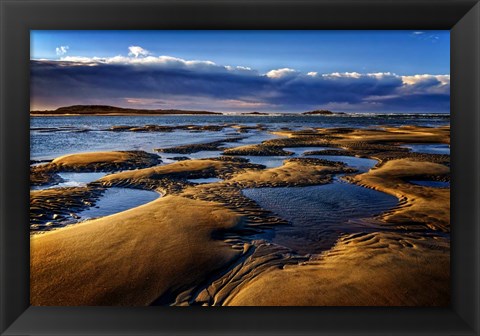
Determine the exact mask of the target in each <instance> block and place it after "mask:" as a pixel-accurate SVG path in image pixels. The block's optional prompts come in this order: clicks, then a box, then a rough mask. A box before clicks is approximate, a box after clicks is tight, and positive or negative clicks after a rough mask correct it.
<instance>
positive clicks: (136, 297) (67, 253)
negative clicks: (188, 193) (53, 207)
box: [30, 196, 243, 306]
mask: <svg viewBox="0 0 480 336" xmlns="http://www.w3.org/2000/svg"><path fill="white" fill-rule="evenodd" d="M239 221H240V218H239V216H237V215H236V214H235V213H233V212H232V211H229V210H226V209H222V208H221V207H219V206H218V205H215V204H212V203H210V202H204V201H198V200H189V199H186V198H180V197H175V196H167V197H164V198H160V199H158V200H156V201H153V202H151V203H149V204H146V205H143V206H140V207H138V208H135V209H131V210H128V211H124V212H122V213H119V214H115V215H111V216H107V217H104V218H101V219H97V220H92V221H88V222H86V223H85V224H77V225H74V226H70V227H67V228H63V229H61V230H57V231H52V232H48V233H45V234H43V235H40V236H34V237H33V238H32V239H31V259H30V260H31V278H30V280H31V282H30V283H31V292H30V295H31V304H32V305H43V306H59V305H60V306H75V305H127V306H128V305H131V306H144V305H149V304H151V303H152V302H154V301H155V300H159V301H160V302H161V301H162V298H163V300H166V301H167V302H168V300H169V299H170V297H172V296H173V297H175V296H176V294H178V293H180V292H182V291H184V290H187V289H188V288H190V287H192V286H194V285H198V284H199V283H201V282H202V281H205V279H207V278H208V277H209V275H210V274H211V273H213V272H214V271H216V270H217V269H219V268H221V267H223V266H225V265H227V264H228V263H229V262H232V261H233V260H234V259H235V258H236V257H237V256H238V255H239V254H240V253H241V252H242V251H243V249H234V248H232V247H231V246H230V245H228V244H226V243H224V242H222V241H220V240H214V239H213V238H212V233H213V232H214V231H215V230H220V229H228V228H232V227H234V226H236V225H238V223H239Z"/></svg>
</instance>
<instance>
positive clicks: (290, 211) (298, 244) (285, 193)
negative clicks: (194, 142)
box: [243, 181, 398, 254]
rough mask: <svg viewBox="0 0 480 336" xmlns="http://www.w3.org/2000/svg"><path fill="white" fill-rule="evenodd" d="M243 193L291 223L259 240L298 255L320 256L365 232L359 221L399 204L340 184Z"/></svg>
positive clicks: (372, 192)
mask: <svg viewBox="0 0 480 336" xmlns="http://www.w3.org/2000/svg"><path fill="white" fill-rule="evenodd" d="M243 194H244V195H245V196H246V197H248V198H250V199H252V200H254V201H255V202H257V203H258V204H259V205H260V206H261V207H262V208H264V209H266V210H270V211H272V212H273V213H275V214H276V215H278V216H279V217H281V218H283V219H285V220H287V221H289V222H290V223H291V224H292V225H291V226H290V225H279V226H277V227H275V228H273V229H272V230H268V231H267V232H265V233H264V234H262V235H261V236H260V237H258V238H262V239H266V240H268V241H272V242H273V243H276V244H279V245H282V246H285V247H288V248H290V249H292V250H293V251H294V252H296V253H301V254H306V253H320V252H322V251H324V250H326V249H329V248H330V247H331V246H332V245H333V244H334V243H335V242H336V240H337V239H338V237H339V236H340V235H342V234H345V233H354V232H363V231H365V230H366V226H365V224H360V222H359V220H360V219H362V218H369V217H373V216H375V215H379V214H381V213H382V212H385V211H387V210H389V209H392V208H393V207H395V206H396V205H397V204H398V200H397V198H396V197H394V196H391V195H388V194H385V193H382V192H378V191H375V190H371V189H366V188H363V187H360V186H357V185H353V184H349V183H345V182H341V181H335V182H333V183H331V184H326V185H319V186H309V187H287V188H253V189H245V190H243ZM355 221H356V222H355Z"/></svg>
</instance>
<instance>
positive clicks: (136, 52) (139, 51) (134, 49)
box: [128, 46, 150, 58]
mask: <svg viewBox="0 0 480 336" xmlns="http://www.w3.org/2000/svg"><path fill="white" fill-rule="evenodd" d="M128 50H129V53H128V54H129V55H130V56H134V57H135V58H137V57H138V56H148V55H150V52H149V51H148V50H146V49H143V48H142V47H139V46H130V47H128Z"/></svg>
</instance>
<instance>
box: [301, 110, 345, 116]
mask: <svg viewBox="0 0 480 336" xmlns="http://www.w3.org/2000/svg"><path fill="white" fill-rule="evenodd" d="M302 114H303V115H332V114H345V113H344V112H332V111H329V110H315V111H310V112H303V113H302Z"/></svg>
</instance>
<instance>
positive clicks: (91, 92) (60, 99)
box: [31, 46, 450, 113]
mask: <svg viewBox="0 0 480 336" xmlns="http://www.w3.org/2000/svg"><path fill="white" fill-rule="evenodd" d="M65 52H66V51H65ZM31 89H32V90H31V92H32V97H31V98H32V99H31V100H32V109H44V108H55V107H58V106H62V105H70V104H111V105H117V106H125V107H136V106H138V107H142V108H181V109H207V110H216V111H225V112H228V111H252V110H255V111H268V112H295V111H306V110H312V109H320V108H328V109H332V110H336V111H348V112H351V111H353V112H355V111H361V112H376V111H378V112H408V113H412V112H448V111H449V108H450V76H449V75H448V74H441V75H431V74H418V75H413V76H400V75H397V74H394V73H389V72H382V73H358V72H344V73H339V72H336V73H328V74H321V73H318V72H315V71H312V72H307V73H302V72H299V71H297V70H295V69H291V68H280V69H272V70H270V71H268V72H266V73H259V72H258V71H256V70H254V69H251V68H248V67H242V66H230V65H226V66H223V65H217V64H215V63H214V62H211V61H203V60H184V59H181V58H176V57H171V56H153V55H152V54H151V53H150V52H149V51H147V50H145V49H143V48H141V47H138V46H131V47H129V56H128V57H126V56H115V57H110V58H99V57H79V56H63V57H61V58H60V59H59V60H55V61H45V60H32V61H31Z"/></svg>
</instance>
